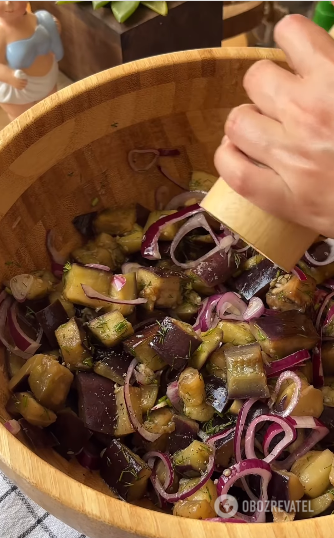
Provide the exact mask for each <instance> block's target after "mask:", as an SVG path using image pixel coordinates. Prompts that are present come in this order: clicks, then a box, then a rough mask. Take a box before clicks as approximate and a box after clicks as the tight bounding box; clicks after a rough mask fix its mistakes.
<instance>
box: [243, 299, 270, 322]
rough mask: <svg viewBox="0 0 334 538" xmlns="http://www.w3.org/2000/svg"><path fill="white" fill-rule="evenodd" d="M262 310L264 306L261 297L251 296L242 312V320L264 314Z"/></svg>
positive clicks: (248, 319)
mask: <svg viewBox="0 0 334 538" xmlns="http://www.w3.org/2000/svg"><path fill="white" fill-rule="evenodd" d="M264 311H265V306H264V304H263V301H262V299H260V297H252V298H251V300H250V301H249V304H248V306H247V309H246V310H245V312H244V315H243V317H244V320H245V321H250V320H251V319H255V318H259V317H261V316H262V314H264Z"/></svg>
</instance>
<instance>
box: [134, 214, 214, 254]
mask: <svg viewBox="0 0 334 538" xmlns="http://www.w3.org/2000/svg"><path fill="white" fill-rule="evenodd" d="M203 211H204V209H203V208H202V207H200V206H199V205H198V204H194V205H191V206H189V207H185V208H183V209H181V210H180V211H178V212H177V213H173V214H172V215H166V217H162V218H161V219H159V220H157V221H156V222H154V223H153V224H152V225H151V226H150V227H149V228H148V230H147V231H146V233H145V235H144V237H143V241H142V246H141V255H142V256H143V258H147V259H148V260H160V259H161V255H160V252H159V246H158V241H159V237H160V234H161V232H162V230H163V229H164V228H165V226H168V224H174V223H175V222H179V221H180V220H184V219H185V218H187V217H191V216H192V215H195V214H197V213H202V212H203ZM181 229H182V228H181Z"/></svg>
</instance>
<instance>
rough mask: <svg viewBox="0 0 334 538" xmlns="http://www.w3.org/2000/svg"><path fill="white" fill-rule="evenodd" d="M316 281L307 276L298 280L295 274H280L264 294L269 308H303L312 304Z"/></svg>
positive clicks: (283, 310) (303, 309) (302, 309)
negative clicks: (305, 278)
mask: <svg viewBox="0 0 334 538" xmlns="http://www.w3.org/2000/svg"><path fill="white" fill-rule="evenodd" d="M315 287H316V281H315V280H314V278H312V277H310V276H308V277H307V280H300V279H299V278H298V276H296V275H281V276H279V277H278V278H275V279H274V280H273V281H272V282H271V284H270V289H269V291H268V293H267V296H266V301H267V304H268V306H269V307H270V308H274V309H275V310H281V311H282V312H285V311H287V310H298V311H299V312H305V310H306V309H307V308H308V307H309V306H310V305H311V304H312V302H313V296H314V292H315Z"/></svg>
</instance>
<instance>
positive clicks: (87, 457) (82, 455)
mask: <svg viewBox="0 0 334 538" xmlns="http://www.w3.org/2000/svg"><path fill="white" fill-rule="evenodd" d="M76 459H77V460H78V462H79V463H80V465H82V467H85V469H89V470H90V471H98V470H99V469H100V466H101V454H100V453H95V451H94V452H92V451H91V450H89V447H86V446H84V447H83V449H82V450H81V451H80V452H79V454H77V455H76Z"/></svg>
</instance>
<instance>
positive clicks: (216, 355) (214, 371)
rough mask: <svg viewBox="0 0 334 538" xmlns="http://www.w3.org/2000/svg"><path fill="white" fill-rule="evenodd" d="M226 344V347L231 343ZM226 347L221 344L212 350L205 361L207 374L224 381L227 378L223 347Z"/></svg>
mask: <svg viewBox="0 0 334 538" xmlns="http://www.w3.org/2000/svg"><path fill="white" fill-rule="evenodd" d="M226 345H227V346H228V347H230V346H231V344H226ZM228 347H227V348H225V346H223V347H220V348H219V349H217V350H216V351H214V352H213V353H212V355H211V356H210V357H209V360H208V362H207V363H206V370H207V371H208V372H209V374H211V375H214V376H216V377H219V378H220V379H223V380H225V381H226V379H227V366H226V357H225V349H228Z"/></svg>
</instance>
